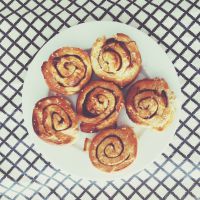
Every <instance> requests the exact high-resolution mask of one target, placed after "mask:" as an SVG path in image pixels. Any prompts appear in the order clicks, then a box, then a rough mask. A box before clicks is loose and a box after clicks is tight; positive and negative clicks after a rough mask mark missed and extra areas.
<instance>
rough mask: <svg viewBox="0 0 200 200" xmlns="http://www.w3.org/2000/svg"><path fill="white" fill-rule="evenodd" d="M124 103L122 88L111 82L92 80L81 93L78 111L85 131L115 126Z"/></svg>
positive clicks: (81, 126) (77, 106)
mask: <svg viewBox="0 0 200 200" xmlns="http://www.w3.org/2000/svg"><path fill="white" fill-rule="evenodd" d="M123 105H124V98H123V94H122V92H121V90H120V89H119V88H118V87H117V86H116V85H115V84H114V83H111V82H106V81H92V82H90V83H89V84H88V85H87V86H86V87H85V88H84V89H83V90H81V92H80V93H79V96H78V100H77V105H76V109H77V113H78V117H79V119H80V121H81V122H82V123H81V125H80V128H81V130H82V131H84V132H95V131H99V130H102V129H104V128H107V127H111V126H114V125H115V123H116V121H117V118H118V115H119V111H120V110H121V108H122V107H123Z"/></svg>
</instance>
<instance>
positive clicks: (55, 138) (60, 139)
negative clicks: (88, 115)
mask: <svg viewBox="0 0 200 200" xmlns="http://www.w3.org/2000/svg"><path fill="white" fill-rule="evenodd" d="M32 119H33V128H34V131H35V133H36V134H37V135H38V136H39V137H40V138H41V139H43V140H44V141H46V142H50V143H54V144H68V143H72V142H73V141H74V140H75V139H76V136H77V127H78V120H77V116H76V114H75V112H74V110H73V109H72V106H71V103H70V102H69V101H67V100H66V99H64V98H62V97H56V96H53V97H47V98H43V99H41V100H39V101H38V102H37V103H36V105H35V108H34V110H33V117H32Z"/></svg>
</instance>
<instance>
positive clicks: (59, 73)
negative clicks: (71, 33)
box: [42, 47, 92, 95]
mask: <svg viewBox="0 0 200 200" xmlns="http://www.w3.org/2000/svg"><path fill="white" fill-rule="evenodd" d="M42 73H43V75H44V78H45V80H46V83H47V85H48V86H49V88H50V89H51V90H52V91H54V92H57V93H59V94H63V95H71V94H74V93H77V92H78V91H80V90H81V88H82V87H83V86H84V85H85V84H86V83H87V82H88V81H89V80H90V78H91V75H92V67H91V63H90V58H89V56H88V54H87V52H85V51H83V50H82V49H79V48H72V47H63V48H60V49H58V50H56V51H55V52H53V53H52V54H51V56H50V57H49V59H48V61H46V62H44V63H43V65H42Z"/></svg>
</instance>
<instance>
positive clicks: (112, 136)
mask: <svg viewBox="0 0 200 200" xmlns="http://www.w3.org/2000/svg"><path fill="white" fill-rule="evenodd" d="M86 142H88V140H86ZM85 146H88V145H87V144H86V145H85ZM88 150H89V156H90V160H91V162H92V164H93V165H94V166H95V167H96V168H98V169H100V170H102V171H106V172H113V171H119V170H122V169H124V168H125V167H127V166H128V165H130V164H131V163H132V162H133V161H134V160H135V158H136V155H137V138H136V136H135V134H134V132H133V130H132V129H131V128H128V127H127V128H120V129H107V130H104V131H102V132H101V133H99V134H97V135H96V136H95V137H94V138H93V139H92V141H91V143H90V144H89V147H88Z"/></svg>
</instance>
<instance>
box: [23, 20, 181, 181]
mask: <svg viewBox="0 0 200 200" xmlns="http://www.w3.org/2000/svg"><path fill="white" fill-rule="evenodd" d="M116 33H125V34H127V35H129V36H130V37H131V38H132V39H133V40H135V41H136V43H137V45H138V47H139V50H140V53H141V56H142V67H143V71H142V73H141V74H140V75H139V77H138V79H141V78H144V77H146V76H148V77H150V78H154V77H160V78H164V79H165V80H166V81H167V82H168V84H169V86H170V88H171V89H172V90H173V91H174V93H175V95H176V97H177V101H179V99H180V95H181V94H180V87H179V83H178V78H177V75H176V72H175V69H174V67H173V65H172V63H171V62H170V61H169V59H168V57H167V55H166V54H165V52H164V51H163V50H162V49H161V48H160V47H159V46H158V44H157V43H156V42H154V41H153V40H152V39H151V38H150V37H148V36H147V35H145V34H144V33H142V32H141V31H139V30H137V29H135V28H133V27H131V26H128V25H125V24H121V23H117V22H104V21H102V22H90V23H85V24H80V25H77V26H73V27H71V28H68V29H65V30H64V31H62V32H60V33H59V34H57V35H56V36H55V37H54V38H52V39H51V40H50V41H48V42H47V43H46V44H45V45H44V46H43V47H42V48H41V49H40V51H39V52H38V53H37V55H36V56H35V58H34V59H33V61H32V63H31V64H30V65H29V70H28V72H27V76H26V79H25V82H24V87H23V95H22V107H23V115H24V120H25V125H26V127H27V129H28V132H29V137H28V138H29V139H30V140H31V141H32V142H33V143H34V144H35V147H36V149H37V151H38V152H40V153H42V155H43V156H44V158H45V159H46V160H48V161H50V162H51V163H52V164H53V165H54V166H55V167H56V168H60V169H62V170H63V171H64V172H66V173H69V174H72V175H74V176H78V177H81V178H86V179H90V180H114V179H118V178H126V177H127V178H128V177H130V176H131V175H133V174H134V173H136V172H138V171H140V170H142V169H144V168H145V167H146V166H147V164H149V163H150V162H151V161H154V160H155V158H156V157H157V156H158V155H160V154H161V153H162V152H163V149H164V147H166V146H167V145H168V144H169V142H170V140H171V138H172V136H173V135H174V133H175V130H176V128H177V122H178V116H179V114H178V113H179V111H180V106H179V105H180V104H178V105H177V111H176V115H175V119H174V121H173V123H172V124H171V125H170V126H169V128H168V129H167V130H166V131H164V132H161V133H158V132H154V131H152V130H151V129H148V128H144V127H141V126H138V125H136V124H134V123H133V122H131V121H130V120H129V118H128V117H127V115H126V113H125V110H122V112H121V113H120V117H119V120H118V124H119V125H129V126H131V127H134V130H135V133H136V135H137V136H138V155H137V158H136V160H135V162H134V163H132V165H130V166H129V167H127V168H125V169H124V170H122V171H119V172H115V173H110V174H109V173H106V172H101V171H99V170H98V169H96V168H95V167H93V165H92V164H91V162H90V160H89V155H88V153H87V152H84V151H83V141H84V138H85V137H90V138H91V137H93V136H94V135H93V134H87V133H82V132H80V134H79V135H80V137H79V139H78V141H77V143H75V144H74V145H63V146H56V145H51V144H48V143H45V142H43V141H42V140H41V139H40V138H38V137H37V135H36V134H35V133H34V130H33V127H32V111H33V108H34V105H35V103H36V102H37V101H38V100H39V99H41V98H44V97H46V96H48V87H47V85H46V83H45V81H44V78H43V75H42V72H41V65H42V63H43V62H44V61H46V60H47V59H48V57H49V55H50V54H51V53H52V52H53V51H55V50H56V49H58V48H61V47H64V46H72V47H79V48H82V49H90V48H91V47H92V44H93V43H94V41H95V40H96V38H97V37H100V36H102V35H105V36H107V37H109V36H112V35H113V34H116ZM76 98H77V95H73V96H70V97H69V98H68V99H70V100H71V102H72V104H73V105H74V107H75V105H76Z"/></svg>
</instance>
